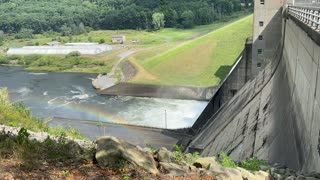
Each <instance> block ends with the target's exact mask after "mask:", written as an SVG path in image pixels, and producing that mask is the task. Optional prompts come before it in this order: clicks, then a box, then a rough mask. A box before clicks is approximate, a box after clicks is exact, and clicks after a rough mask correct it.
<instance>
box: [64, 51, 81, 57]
mask: <svg viewBox="0 0 320 180" xmlns="http://www.w3.org/2000/svg"><path fill="white" fill-rule="evenodd" d="M78 56H81V53H80V52H79V51H72V52H70V53H69V54H68V55H66V58H69V57H78Z"/></svg>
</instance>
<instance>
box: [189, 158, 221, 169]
mask: <svg viewBox="0 0 320 180" xmlns="http://www.w3.org/2000/svg"><path fill="white" fill-rule="evenodd" d="M210 164H212V165H214V166H216V165H219V163H218V162H217V161H216V158H215V157H203V158H199V159H197V160H196V161H195V162H194V163H193V165H194V166H195V167H197V168H205V169H208V168H209V166H210Z"/></svg>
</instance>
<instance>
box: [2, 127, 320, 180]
mask: <svg viewBox="0 0 320 180" xmlns="http://www.w3.org/2000/svg"><path fill="white" fill-rule="evenodd" d="M19 131H20V128H18V127H10V126H4V125H0V132H1V134H6V135H8V136H10V137H12V138H16V137H17V136H18V133H19ZM28 133H29V134H30V135H29V136H28V138H29V139H30V140H32V141H39V142H43V141H44V140H45V139H46V138H48V137H50V138H51V139H53V140H58V139H59V137H56V136H52V135H50V134H48V133H43V132H31V131H28ZM66 139H67V141H69V142H72V143H73V144H74V145H73V146H72V149H70V151H71V152H77V151H90V152H92V157H93V159H92V161H93V162H96V163H97V165H98V166H99V167H103V168H120V167H121V168H123V167H122V166H124V165H125V166H128V167H129V166H131V167H133V169H136V170H137V169H142V170H143V171H146V172H148V173H149V174H150V176H152V177H153V176H154V177H158V178H159V177H161V178H160V179H175V178H177V177H181V178H182V179H185V178H186V179H198V178H203V177H205V178H206V179H232V180H237V179H239V180H244V179H245V180H251V179H252V180H256V179H261V180H266V179H270V180H271V179H279V180H282V179H285V180H295V179H299V180H300V179H301V180H302V179H306V180H315V179H319V178H320V174H317V173H311V174H301V173H298V172H295V171H294V170H291V169H289V168H286V167H285V166H280V165H278V164H274V165H272V166H262V165H261V167H260V168H259V169H260V170H258V171H250V170H246V169H244V168H242V167H234V168H230V167H224V166H222V165H221V164H220V160H221V157H200V156H198V155H196V156H195V155H192V154H184V153H182V152H177V151H173V152H171V151H168V150H167V149H166V148H160V149H152V147H139V146H135V145H132V144H130V143H128V142H126V141H124V140H121V139H118V138H116V137H111V136H103V137H100V138H98V139H97V140H95V141H86V140H77V139H72V138H69V137H66ZM186 157H187V158H186ZM0 178H1V175H0Z"/></svg>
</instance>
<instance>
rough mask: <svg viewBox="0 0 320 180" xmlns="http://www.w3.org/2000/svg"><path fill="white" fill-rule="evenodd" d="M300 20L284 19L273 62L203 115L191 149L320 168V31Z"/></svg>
mask: <svg viewBox="0 0 320 180" xmlns="http://www.w3.org/2000/svg"><path fill="white" fill-rule="evenodd" d="M299 22H300V21H299V20H297V19H296V18H295V17H292V16H290V15H289V16H288V19H284V23H283V28H282V40H280V43H279V45H277V43H275V42H274V45H275V46H276V47H277V48H276V49H277V51H276V53H275V55H274V57H273V58H272V60H271V62H270V63H269V64H267V65H266V67H265V68H264V69H263V70H261V71H260V73H259V74H258V75H257V76H256V77H255V78H254V79H252V80H250V81H249V82H248V83H246V84H245V85H244V86H243V88H241V90H240V91H238V92H237V93H236V95H235V96H234V97H233V98H232V99H231V100H230V101H228V102H226V103H225V104H224V105H223V106H222V107H221V108H220V109H219V110H217V111H216V113H214V115H212V116H211V117H210V118H208V119H207V120H206V121H204V122H205V123H204V124H202V125H201V129H200V130H199V131H197V132H198V133H197V134H196V135H195V136H194V137H193V140H192V141H191V142H190V143H189V145H188V146H187V150H189V151H193V150H199V151H201V155H203V156H212V155H217V154H218V153H219V152H221V151H224V152H226V153H227V154H228V155H230V156H231V157H232V158H233V159H234V160H244V159H247V158H249V157H252V156H257V157H259V159H265V160H267V161H269V163H279V164H282V165H286V166H287V167H289V168H292V169H295V170H298V171H301V172H320V73H319V70H320V66H319V62H320V61H319V57H320V47H319V44H318V43H317V42H318V41H317V39H319V33H315V31H312V29H311V28H310V27H308V26H306V25H304V24H303V23H299ZM212 100H214V99H212ZM210 103H211V104H212V103H213V102H210ZM196 124H197V122H196Z"/></svg>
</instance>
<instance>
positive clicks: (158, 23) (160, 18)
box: [152, 13, 165, 30]
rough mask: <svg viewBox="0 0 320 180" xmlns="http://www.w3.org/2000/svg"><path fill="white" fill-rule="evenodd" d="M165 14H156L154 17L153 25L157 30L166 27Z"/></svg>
mask: <svg viewBox="0 0 320 180" xmlns="http://www.w3.org/2000/svg"><path fill="white" fill-rule="evenodd" d="M164 23H165V20H164V14H163V13H154V14H153V15H152V24H153V28H154V29H155V30H160V29H161V28H163V27H164Z"/></svg>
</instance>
